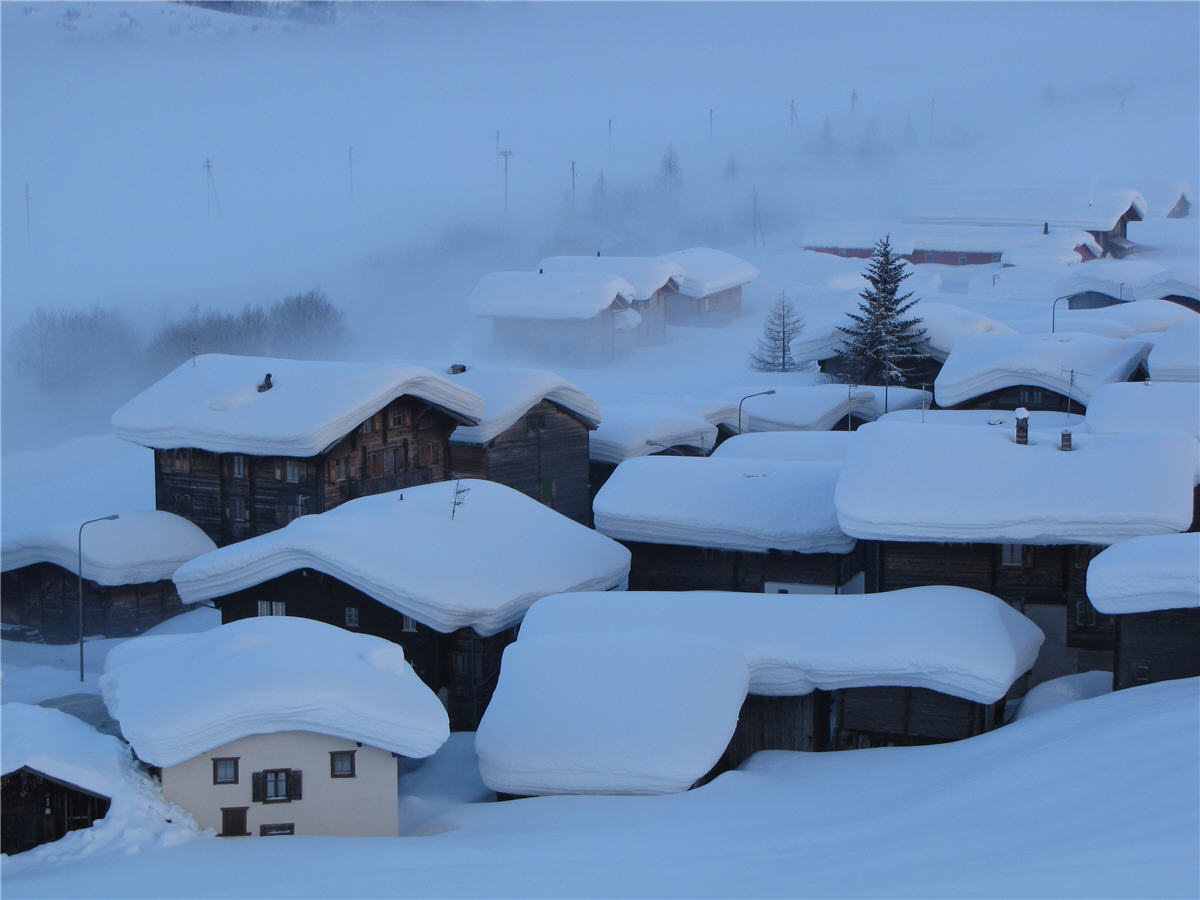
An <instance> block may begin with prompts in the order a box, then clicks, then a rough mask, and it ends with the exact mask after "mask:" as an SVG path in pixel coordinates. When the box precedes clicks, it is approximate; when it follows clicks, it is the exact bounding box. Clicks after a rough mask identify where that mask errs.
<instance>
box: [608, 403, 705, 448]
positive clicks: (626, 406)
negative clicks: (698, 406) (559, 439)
mask: <svg viewBox="0 0 1200 900" xmlns="http://www.w3.org/2000/svg"><path fill="white" fill-rule="evenodd" d="M601 413H602V415H603V417H604V418H603V421H602V422H601V423H600V425H599V426H598V427H597V428H596V430H595V431H593V432H592V433H591V434H589V435H588V441H589V444H588V454H589V455H590V457H591V459H592V460H593V461H595V462H606V463H619V462H621V461H623V460H626V459H633V458H634V457H637V456H648V455H650V454H652V453H661V452H663V449H664V448H665V447H675V446H683V447H698V448H701V449H703V448H711V447H712V446H713V445H714V444H716V442H717V426H716V425H713V424H712V423H711V422H709V421H708V420H707V419H705V418H703V417H701V416H699V415H697V414H696V413H693V412H691V411H689V410H688V409H687V408H686V407H684V406H683V405H682V404H673V403H670V402H668V401H665V400H664V401H662V402H654V401H644V400H642V401H634V402H629V403H620V404H608V403H605V404H604V405H603V406H602V408H601Z"/></svg>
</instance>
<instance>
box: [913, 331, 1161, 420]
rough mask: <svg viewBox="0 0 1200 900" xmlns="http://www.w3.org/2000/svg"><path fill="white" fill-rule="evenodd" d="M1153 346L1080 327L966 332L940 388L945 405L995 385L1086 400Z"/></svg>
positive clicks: (963, 400)
mask: <svg viewBox="0 0 1200 900" xmlns="http://www.w3.org/2000/svg"><path fill="white" fill-rule="evenodd" d="M1150 348H1151V345H1150V344H1149V343H1147V342H1145V341H1133V340H1127V341H1120V340H1114V339H1112V338H1104V337H1099V336H1098V335H1094V334H1081V333H1078V332H1059V333H1056V334H1031V335H1027V334H1017V335H998V334H979V335H966V336H964V337H962V338H961V339H960V340H959V341H958V343H957V344H955V346H954V350H953V351H951V353H950V356H949V357H948V358H947V359H946V363H945V365H943V366H942V370H941V372H939V373H938V376H937V379H936V380H935V381H934V393H935V395H936V396H937V402H938V404H939V405H941V406H956V405H958V404H960V403H966V402H967V401H969V400H973V399H974V398H976V397H978V396H980V395H982V394H986V393H989V392H991V391H997V390H1001V389H1002V388H1007V387H1014V386H1016V385H1031V386H1033V387H1041V388H1047V389H1049V390H1052V391H1056V392H1057V393H1059V394H1062V395H1064V396H1066V395H1067V393H1068V392H1069V393H1070V395H1071V397H1072V399H1074V400H1076V401H1077V402H1079V403H1082V404H1085V405H1086V404H1087V403H1088V402H1090V400H1091V397H1092V393H1093V392H1094V391H1095V390H1096V388H1098V387H1099V386H1100V385H1102V384H1108V383H1109V382H1113V381H1125V380H1126V379H1127V378H1129V376H1130V375H1131V374H1132V373H1133V372H1134V370H1135V369H1137V367H1138V365H1139V364H1140V363H1141V362H1143V361H1144V360H1145V359H1146V356H1147V354H1149V352H1150ZM1072 379H1073V382H1072Z"/></svg>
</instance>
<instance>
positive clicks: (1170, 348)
mask: <svg viewBox="0 0 1200 900" xmlns="http://www.w3.org/2000/svg"><path fill="white" fill-rule="evenodd" d="M1153 343H1154V349H1153V350H1151V351H1150V358H1149V361H1148V362H1147V367H1148V368H1149V369H1150V377H1151V378H1153V379H1155V380H1156V381H1200V319H1197V320H1194V321H1188V322H1180V323H1178V324H1177V325H1172V326H1171V327H1170V328H1168V329H1167V330H1166V332H1165V333H1164V334H1162V335H1161V336H1159V337H1156V338H1154V341H1153Z"/></svg>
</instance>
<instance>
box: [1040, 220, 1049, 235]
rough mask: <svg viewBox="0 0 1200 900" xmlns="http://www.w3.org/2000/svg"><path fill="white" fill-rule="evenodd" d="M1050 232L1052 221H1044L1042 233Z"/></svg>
mask: <svg viewBox="0 0 1200 900" xmlns="http://www.w3.org/2000/svg"><path fill="white" fill-rule="evenodd" d="M1049 233H1050V223H1049V222H1043V223H1042V234H1049Z"/></svg>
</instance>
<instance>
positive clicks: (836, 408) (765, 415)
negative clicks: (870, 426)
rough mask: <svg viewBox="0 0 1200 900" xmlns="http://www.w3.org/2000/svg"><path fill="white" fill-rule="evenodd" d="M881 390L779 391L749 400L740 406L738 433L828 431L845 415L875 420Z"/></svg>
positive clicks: (826, 386) (838, 387)
mask: <svg viewBox="0 0 1200 900" xmlns="http://www.w3.org/2000/svg"><path fill="white" fill-rule="evenodd" d="M882 390H883V389H882V388H874V387H867V386H858V385H845V384H814V385H804V386H801V387H782V388H778V389H777V390H776V391H775V393H774V394H770V395H766V396H758V397H750V398H749V399H747V400H746V401H745V403H743V404H742V429H741V430H742V431H828V430H829V429H831V428H833V427H834V426H836V425H838V424H839V423H841V422H844V421H845V419H846V415H847V413H850V414H853V415H855V416H858V417H859V418H861V419H874V418H875V417H876V415H878V413H877V412H876V409H877V407H879V406H882V398H881V397H880V398H877V397H876V393H877V392H882ZM877 399H878V400H879V402H878V403H877V402H876V401H877ZM889 399H890V398H889Z"/></svg>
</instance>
